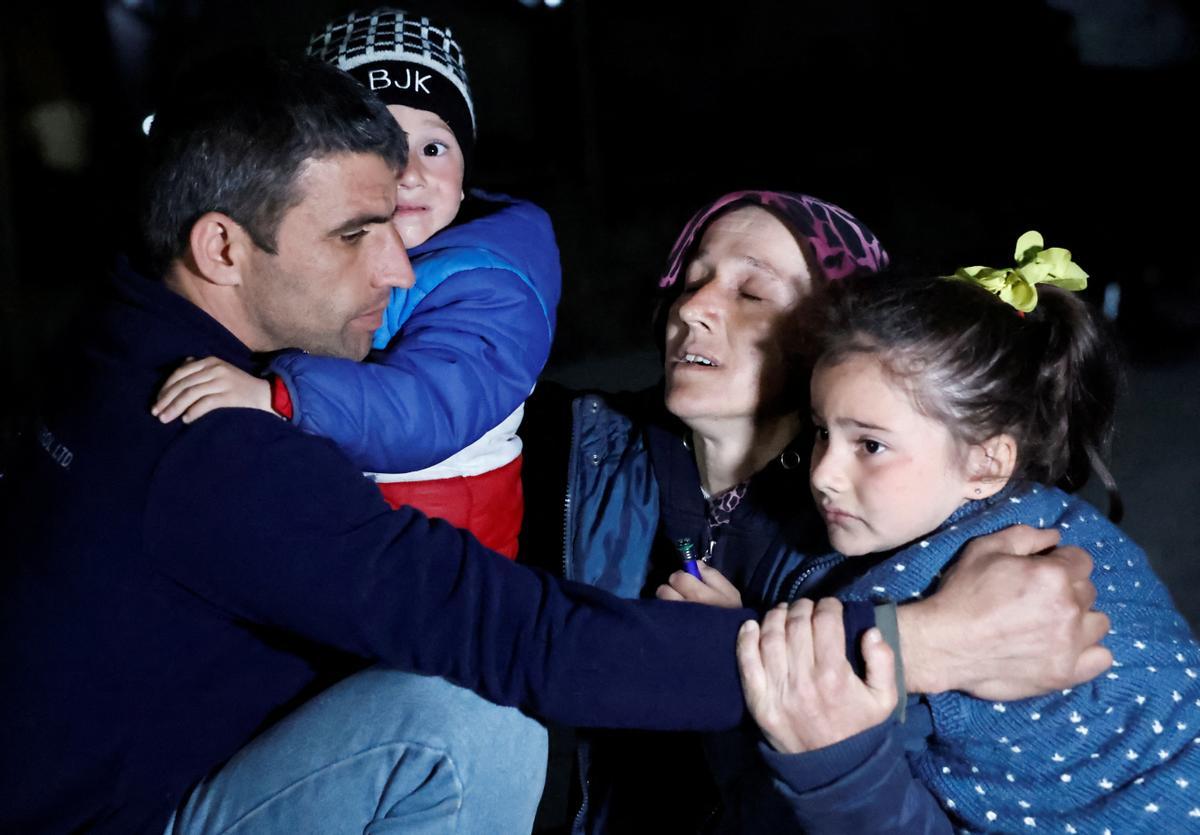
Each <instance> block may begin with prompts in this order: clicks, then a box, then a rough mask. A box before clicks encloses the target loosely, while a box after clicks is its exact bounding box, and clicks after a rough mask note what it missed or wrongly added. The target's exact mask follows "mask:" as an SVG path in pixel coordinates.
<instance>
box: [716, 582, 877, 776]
mask: <svg viewBox="0 0 1200 835" xmlns="http://www.w3.org/2000/svg"><path fill="white" fill-rule="evenodd" d="M862 651H863V658H864V659H865V661H866V663H867V680H866V681H863V680H862V679H860V678H859V677H858V676H857V675H855V673H854V670H853V669H851V667H850V663H849V662H848V661H846V633H845V629H844V627H843V626H842V604H841V603H839V602H838V601H837V600H836V599H834V598H826V599H824V600H822V601H820V602H819V603H817V604H816V606H815V607H814V606H813V602H812V601H811V600H804V599H801V600H797V601H796V602H795V603H793V604H792V605H791V606H790V607H788V606H787V605H786V604H780V605H779V606H776V607H775V608H774V609H772V610H771V611H770V612H768V613H767V616H766V617H765V618H763V623H762V627H761V628H760V627H759V625H758V624H757V623H755V622H754V621H752V620H749V621H746V622H745V623H744V624H742V628H741V631H740V632H738V638H737V658H738V670H739V672H740V673H741V676H742V691H743V692H744V693H745V695H746V707H747V708H748V709H749V710H750V715H751V716H753V717H754V721H755V722H757V723H758V726H759V727H760V728H761V729H762V732H763V736H765V737H766V738H767V742H769V743H771V746H772V747H774V748H775V749H776V750H777V751H782V752H783V753H785V754H798V753H800V752H802V751H813V750H816V749H817V748H825V747H828V746H830V745H833V744H834V743H836V742H841V741H842V740H843V739H848V738H849V737H851V736H854V735H855V734H856V733H859V732H861V731H865V730H866V729H867V728H871V727H874V726H875V725H878V724H879V723H880V722H882V721H884V720H885V719H887V718H888V716H890V715H891V713H892V711H893V710H894V709H895V707H896V698H897V697H896V677H895V670H894V669H893V662H894V660H895V659H894V658H893V657H892V650H891V648H890V647H888V645H887V644H886V643H885V642H884V640H883V638H882V636H881V635H880V634H879V630H878V629H869V630H867V633H866V634H865V635H864V636H863V644H862Z"/></svg>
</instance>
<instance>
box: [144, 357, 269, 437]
mask: <svg viewBox="0 0 1200 835" xmlns="http://www.w3.org/2000/svg"><path fill="white" fill-rule="evenodd" d="M228 407H242V408H247V409H262V410H263V411H264V412H271V414H275V412H274V410H272V409H271V384H270V383H268V382H267V381H266V380H261V379H259V378H258V377H254V376H251V375H250V374H247V373H246V372H245V371H242V370H241V369H240V368H237V367H235V366H233V365H230V364H229V363H227V362H225V360H221V359H217V358H216V357H205V358H204V359H202V360H190V361H189V362H185V363H184V364H183V365H181V366H179V368H177V369H175V372H174V373H173V374H171V376H170V377H168V378H167V382H166V383H164V384H163V387H162V389H161V390H160V391H159V392H158V400H157V401H156V402H155V404H154V405H153V406H152V407H151V408H150V414H152V415H154V416H155V417H157V418H158V419H159V420H160V421H162V422H163V423H170V422H171V421H173V420H175V418H177V417H179V416H181V415H182V416H183V422H184V423H191V422H192V421H194V420H196V419H198V418H201V417H203V416H204V415H206V414H208V413H209V412H211V411H212V410H213V409H222V408H228Z"/></svg>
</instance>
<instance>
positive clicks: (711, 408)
mask: <svg viewBox="0 0 1200 835" xmlns="http://www.w3.org/2000/svg"><path fill="white" fill-rule="evenodd" d="M683 281H684V286H683V292H682V293H681V295H680V296H679V298H678V299H676V300H675V303H674V304H673V305H672V306H671V310H670V314H669V317H668V319H667V333H666V360H665V363H666V367H665V372H666V385H667V391H666V403H667V408H668V409H669V410H670V411H671V412H672V413H673V414H674V415H676V416H677V417H679V418H680V419H682V420H683V421H684V423H686V424H688V425H689V426H691V427H692V428H693V429H697V428H699V426H698V424H701V423H705V422H710V421H721V420H726V419H731V418H732V419H743V418H757V417H759V416H762V415H764V414H767V415H770V414H773V413H776V412H779V411H781V409H780V406H779V404H780V401H781V396H782V394H783V391H784V388H785V384H786V382H787V373H786V370H787V367H786V363H785V362H784V352H783V350H782V347H781V345H780V334H779V330H780V328H781V326H784V325H785V324H786V323H787V319H788V316H789V314H791V313H792V312H793V310H794V309H795V307H796V305H797V303H798V302H799V301H800V300H801V299H802V298H803V297H804V296H806V295H807V294H808V292H809V291H810V289H811V287H812V273H811V271H810V269H809V265H808V261H807V260H806V259H805V257H804V253H803V252H801V250H800V245H799V244H798V243H797V242H796V238H795V236H794V235H792V233H791V232H790V231H789V230H788V228H787V227H786V226H784V225H783V223H782V222H781V221H780V220H779V219H778V218H776V217H775V216H774V215H773V214H771V213H770V212H768V211H766V210H764V209H761V208H758V207H757V206H746V207H743V208H740V209H736V210H734V211H732V212H729V213H727V214H724V215H721V216H720V217H718V218H717V219H716V220H714V221H713V222H712V223H711V224H710V225H709V227H708V229H707V230H706V231H705V232H704V236H703V237H702V238H701V239H700V244H699V246H698V247H697V248H696V254H695V255H694V256H693V257H692V260H691V262H690V263H689V264H688V267H687V271H686V273H685V275H684V276H683Z"/></svg>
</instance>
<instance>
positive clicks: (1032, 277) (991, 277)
mask: <svg viewBox="0 0 1200 835" xmlns="http://www.w3.org/2000/svg"><path fill="white" fill-rule="evenodd" d="M1013 258H1014V259H1015V260H1016V262H1017V266H1015V267H1001V268H999V269H997V268H993V267H963V268H961V269H959V270H957V271H956V272H955V273H954V277H955V278H961V279H965V280H966V281H973V282H974V283H976V284H978V285H979V286H980V287H982V288H984V289H985V290H987V291H989V292H991V293H994V294H996V295H997V296H999V297H1000V298H1001V299H1002V300H1003V301H1006V302H1008V303H1009V304H1010V305H1012V306H1013V307H1015V308H1016V309H1017V310H1019V311H1021V312H1022V313H1028V312H1029V311H1031V310H1033V309H1034V308H1035V307H1037V301H1038V295H1037V286H1036V285H1038V284H1052V285H1054V286H1055V287H1060V288H1062V289H1063V290H1070V291H1071V292H1073V293H1074V292H1078V291H1080V290H1082V289H1084V288H1085V287H1087V278H1088V274H1087V273H1085V272H1084V271H1083V270H1082V269H1080V267H1079V265H1078V264H1076V263H1075V262H1074V261H1072V260H1071V253H1070V251H1069V250H1066V249H1063V248H1061V247H1051V248H1050V249H1046V248H1045V241H1044V240H1042V236H1041V234H1039V233H1038V232H1033V231H1030V232H1026V233H1025V234H1024V235H1022V236H1021V237H1020V238H1018V239H1017V251H1016V252H1015V253H1014V254H1013Z"/></svg>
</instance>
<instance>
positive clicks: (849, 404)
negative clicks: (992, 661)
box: [739, 233, 1200, 833]
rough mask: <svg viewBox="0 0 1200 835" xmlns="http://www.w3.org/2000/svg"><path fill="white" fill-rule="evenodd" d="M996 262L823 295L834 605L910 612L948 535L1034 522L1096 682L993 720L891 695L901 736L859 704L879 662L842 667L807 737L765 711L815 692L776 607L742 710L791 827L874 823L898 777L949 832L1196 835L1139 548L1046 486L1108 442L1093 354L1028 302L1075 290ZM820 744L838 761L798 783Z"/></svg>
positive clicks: (1169, 655) (1198, 790)
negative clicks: (1092, 610) (1096, 657)
mask: <svg viewBox="0 0 1200 835" xmlns="http://www.w3.org/2000/svg"><path fill="white" fill-rule="evenodd" d="M1017 258H1018V267H1017V268H1016V269H1011V270H985V269H982V268H971V269H969V270H965V271H960V272H959V273H958V275H957V276H956V277H954V278H939V279H925V280H914V281H901V280H897V281H878V280H873V281H869V282H863V281H860V280H855V279H848V280H847V281H844V282H839V283H838V284H836V285H832V286H831V287H830V290H829V294H828V297H827V299H826V300H825V302H826V304H827V307H826V309H825V313H824V317H825V318H824V321H823V322H822V326H821V327H820V328H819V330H818V345H817V348H818V351H819V359H818V361H817V363H816V365H815V370H814V373H813V377H812V411H813V421H814V424H815V427H816V440H815V443H814V448H813V454H812V466H811V485H812V492H813V495H814V497H815V498H816V501H817V504H818V506H819V508H820V510H821V513H822V515H823V517H824V519H825V523H826V527H827V529H828V532H829V538H830V542H831V543H832V545H833V546H834V548H836V549H837V550H838V551H839V552H840V553H841V554H843V555H845V557H849V558H852V559H857V560H861V561H862V571H861V573H860V574H859V575H858V576H857V578H856V579H854V580H852V581H850V582H849V583H848V584H847V585H845V586H844V587H843V588H842V589H841V590H840V591H839V592H838V593H837V595H838V597H839V598H840V599H842V600H873V601H883V600H907V599H913V598H921V597H924V596H926V595H928V594H930V593H931V592H932V591H934V590H935V589H936V587H937V584H938V579H939V577H940V572H941V571H942V570H943V569H944V568H945V567H946V566H947V565H948V564H949V563H951V562H952V561H953V560H954V559H955V557H956V555H957V554H958V552H959V550H960V549H961V548H962V547H963V545H964V544H965V543H966V542H968V541H969V540H970V539H971V538H973V537H977V536H981V535H983V534H987V533H990V532H992V531H996V530H999V529H1001V528H1004V527H1008V526H1010V525H1014V524H1025V525H1030V526H1035V527H1038V528H1049V527H1056V528H1058V529H1059V530H1060V531H1061V534H1062V540H1063V542H1064V543H1065V544H1074V545H1078V546H1080V547H1083V548H1085V549H1086V550H1087V551H1088V552H1089V553H1090V554H1091V555H1092V556H1093V558H1094V570H1093V573H1092V580H1093V581H1094V583H1095V585H1096V588H1097V591H1098V597H1097V600H1096V604H1095V606H1096V608H1097V609H1099V610H1100V611H1101V612H1103V613H1105V614H1106V615H1107V616H1108V617H1109V618H1110V620H1111V626H1112V628H1111V632H1110V633H1109V638H1108V639H1107V640H1106V641H1105V644H1106V646H1107V648H1108V649H1109V650H1111V652H1112V654H1113V657H1114V663H1113V667H1112V670H1111V671H1110V672H1108V673H1107V674H1105V675H1103V676H1101V677H1099V678H1097V679H1095V680H1093V681H1092V682H1090V683H1088V684H1086V685H1084V686H1081V687H1076V688H1074V689H1069V690H1063V691H1061V692H1059V693H1055V694H1053V695H1050V696H1044V697H1039V698H1033V699H1026V700H1024V701H1019V702H1010V703H1007V704H1000V703H989V702H985V701H981V700H977V699H974V698H971V697H969V696H966V695H964V694H961V693H957V692H950V693H944V694H940V695H935V696H930V697H928V698H922V699H912V700H910V702H909V704H908V711H907V713H908V716H907V720H906V721H905V722H904V723H903V724H898V723H896V722H894V721H884V722H883V723H882V724H879V723H880V721H881V720H882V719H883V717H885V716H886V715H887V714H888V712H889V711H890V709H891V707H892V705H893V704H894V702H895V696H894V695H892V696H891V702H892V704H888V702H887V698H886V697H884V698H881V697H880V694H881V693H884V694H885V696H886V693H888V692H894V691H889V690H888V688H886V687H883V686H881V683H882V682H885V681H886V675H885V673H886V672H887V669H886V667H887V662H888V659H887V655H888V654H887V652H886V651H883V652H882V653H879V652H869V651H865V655H866V657H867V659H868V675H867V681H866V682H863V681H859V680H858V679H857V678H854V677H847V678H846V679H845V680H844V689H843V690H841V692H840V693H839V694H838V700H839V703H840V705H839V706H840V708H844V710H841V709H839V710H838V711H835V712H836V713H837V717H836V718H835V719H831V720H829V721H830V723H834V722H841V723H842V724H841V725H840V726H839V728H838V732H837V733H836V734H833V735H832V736H833V738H832V739H831V738H830V736H831V735H830V733H829V730H830V729H829V728H828V727H821V726H820V722H819V721H818V722H814V721H813V717H812V716H811V715H810V716H808V717H803V718H802V717H801V716H800V715H799V711H798V710H796V705H797V704H798V703H799V701H798V700H789V696H796V695H797V693H798V692H799V691H800V690H802V689H804V688H811V687H814V686H815V687H817V688H818V689H819V688H820V687H821V684H820V682H819V681H818V678H819V677H818V675H817V673H815V672H814V671H813V670H814V666H815V667H820V666H821V664H822V663H823V662H821V661H820V660H818V661H817V662H814V661H813V659H814V658H817V659H819V657H820V649H819V646H818V647H817V648H815V649H814V648H813V647H812V646H808V647H807V648H806V647H805V645H804V641H803V640H802V639H801V638H799V637H798V636H800V635H801V634H802V633H804V632H805V630H790V631H789V634H788V635H787V637H786V638H784V637H782V636H783V632H781V631H780V629H781V626H782V619H783V617H784V613H783V611H782V610H778V611H776V612H775V613H774V614H773V617H774V619H775V622H774V623H770V622H769V623H767V624H764V626H763V628H762V630H761V631H760V630H759V629H758V628H757V627H756V626H753V625H748V626H747V627H746V628H745V630H744V633H743V635H742V636H741V637H740V639H739V660H740V662H741V665H742V670H743V681H744V686H745V688H746V695H747V702H748V704H749V705H750V708H751V713H752V714H753V715H754V717H755V718H756V719H757V720H758V722H759V723H760V725H761V727H762V728H763V730H764V732H765V734H766V736H767V739H768V740H769V741H770V742H771V743H772V744H773V745H774V746H775V747H776V748H777V749H778V751H779V752H780V753H781V754H792V755H794V756H781V755H780V754H777V753H775V752H769V753H768V754H767V759H768V761H769V762H770V763H771V764H772V765H773V766H774V767H775V769H776V773H777V774H778V776H779V777H780V778H781V781H782V785H781V789H780V790H781V791H782V792H783V793H784V794H785V796H787V797H788V799H789V800H790V802H791V804H792V806H793V808H794V810H795V812H796V814H797V816H798V819H799V820H800V821H801V823H802V825H803V826H804V827H805V831H809V830H811V831H838V832H844V831H851V830H852V828H856V827H866V829H867V830H868V831H874V830H875V829H877V828H878V826H877V824H878V822H879V821H881V820H894V819H895V817H894V816H895V814H896V810H895V809H894V808H887V807H888V805H894V803H895V802H897V801H896V799H897V798H902V797H903V798H909V799H911V798H912V797H914V793H913V787H912V786H909V787H907V788H906V787H905V786H904V784H905V783H906V782H907V783H912V781H913V780H914V778H915V780H917V781H919V783H920V784H923V786H924V788H925V789H927V790H928V792H929V794H930V795H932V798H933V801H934V802H937V803H938V804H940V805H941V807H942V808H943V809H944V811H945V813H946V816H947V817H948V818H949V820H950V822H951V823H952V824H953V825H954V826H955V827H956V828H958V829H961V830H962V831H970V832H982V831H986V832H1032V831H1037V832H1056V833H1061V832H1066V833H1075V832H1078V833H1084V832H1087V833H1093V832H1094V833H1102V832H1113V833H1116V832H1184V831H1189V832H1200V680H1198V679H1197V676H1198V675H1200V647H1198V646H1197V644H1196V642H1195V640H1194V639H1193V638H1192V636H1191V634H1190V632H1189V630H1188V627H1187V625H1186V623H1185V622H1184V619H1183V618H1182V617H1181V616H1180V614H1179V613H1178V612H1177V611H1176V610H1175V608H1174V607H1173V605H1172V603H1171V598H1170V596H1169V595H1168V593H1167V591H1166V589H1165V588H1164V587H1163V585H1162V583H1161V582H1160V581H1159V580H1158V578H1156V577H1155V576H1154V574H1153V572H1152V571H1151V569H1150V566H1149V564H1148V563H1147V560H1146V556H1145V554H1144V553H1143V552H1142V551H1141V549H1139V548H1138V547H1137V546H1136V545H1135V544H1133V543H1132V542H1130V541H1129V539H1128V538H1127V537H1126V536H1125V535H1124V534H1123V533H1122V532H1121V530H1120V529H1119V528H1117V527H1116V526H1115V525H1113V524H1112V523H1110V522H1109V521H1108V520H1107V519H1105V518H1104V517H1103V516H1102V515H1101V514H1100V513H1099V512H1098V511H1097V510H1095V509H1094V508H1093V507H1092V506H1091V505H1089V504H1088V503H1087V502H1085V501H1083V500H1082V499H1079V498H1076V497H1074V496H1071V495H1069V494H1068V493H1066V492H1063V489H1066V490H1072V489H1076V488H1078V487H1079V486H1080V485H1081V484H1082V483H1083V482H1084V480H1085V479H1086V477H1087V474H1088V471H1089V469H1090V468H1091V467H1092V466H1093V465H1094V464H1096V463H1098V462H1099V461H1100V457H1099V456H1100V453H1101V451H1102V450H1103V449H1104V448H1105V444H1106V442H1107V440H1108V438H1109V435H1110V432H1111V428H1112V417H1113V409H1114V400H1115V392H1116V382H1117V372H1116V368H1115V363H1114V360H1113V348H1112V346H1111V345H1110V344H1109V342H1108V341H1107V340H1106V338H1105V336H1104V331H1103V328H1102V327H1101V325H1100V323H1099V322H1098V321H1097V319H1096V317H1095V316H1094V314H1093V313H1092V311H1091V310H1090V309H1089V308H1088V307H1087V306H1086V305H1085V304H1084V303H1083V302H1082V301H1081V300H1079V299H1078V298H1077V297H1075V296H1073V295H1071V293H1069V292H1065V291H1064V290H1061V289H1058V288H1056V287H1053V286H1049V287H1046V286H1041V287H1035V286H1034V285H1035V284H1037V283H1039V282H1050V283H1059V284H1061V285H1065V286H1067V287H1069V288H1072V289H1079V288H1080V287H1081V286H1082V284H1083V279H1084V278H1086V276H1085V274H1083V273H1082V271H1081V270H1079V269H1078V267H1077V266H1075V265H1074V264H1073V263H1071V262H1070V255H1069V253H1067V252H1066V251H1065V250H1054V249H1050V250H1043V249H1042V241H1041V237H1040V236H1039V235H1037V234H1036V233H1028V234H1027V235H1026V236H1023V237H1022V239H1021V240H1020V241H1019V242H1018V248H1017ZM1052 485H1053V486H1052ZM1060 488H1063V489H1060ZM791 616H792V617H795V618H807V617H809V614H808V610H807V609H805V610H804V611H796V612H794V613H793V614H792V615H791ZM813 624H814V625H813V629H812V630H808V634H816V633H817V629H816V621H815V620H814V621H813ZM812 640H813V641H815V642H817V643H818V644H819V642H820V639H819V638H813V639H812ZM785 644H786V645H787V647H788V649H789V652H781V651H780V648H781V647H782V646H784V645H785ZM806 652H807V657H806V656H805V653H806ZM806 665H807V666H806ZM872 666H873V667H874V668H875V669H873V670H872V669H871V667H872ZM847 716H850V717H855V716H857V717H858V718H857V720H856V721H851V722H850V724H846V723H845V719H846V717H847ZM838 740H841V741H838ZM831 742H836V744H837V745H839V746H842V751H843V752H844V751H845V750H846V746H851V747H856V748H857V749H858V750H859V751H861V752H862V754H861V755H851V756H850V758H849V760H847V759H845V758H843V760H842V762H843V766H842V767H841V769H840V771H839V772H836V773H831V772H829V771H826V772H825V773H823V774H821V773H816V774H814V773H812V768H811V766H813V765H815V764H817V763H828V762H829V758H828V753H829V751H830V750H832V747H831V745H830V743H831ZM880 752H884V753H883V754H881V753H880ZM821 758H823V759H821ZM905 760H907V764H906V765H905V762H904V761H905ZM898 764H899V765H898ZM872 775H874V776H873V777H872ZM864 781H865V782H864ZM868 784H869V785H871V786H872V788H871V792H870V794H864V793H863V792H862V791H861V787H862V786H864V785H868ZM850 786H856V787H859V788H858V789H856V790H854V794H853V796H849V795H847V796H845V797H844V802H831V799H833V798H837V797H838V796H839V793H841V794H845V793H846V792H847V791H849V790H850V789H849V787H850ZM921 793H922V794H923V792H921ZM926 799H928V798H926ZM873 822H874V825H873ZM888 831H891V830H888Z"/></svg>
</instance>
